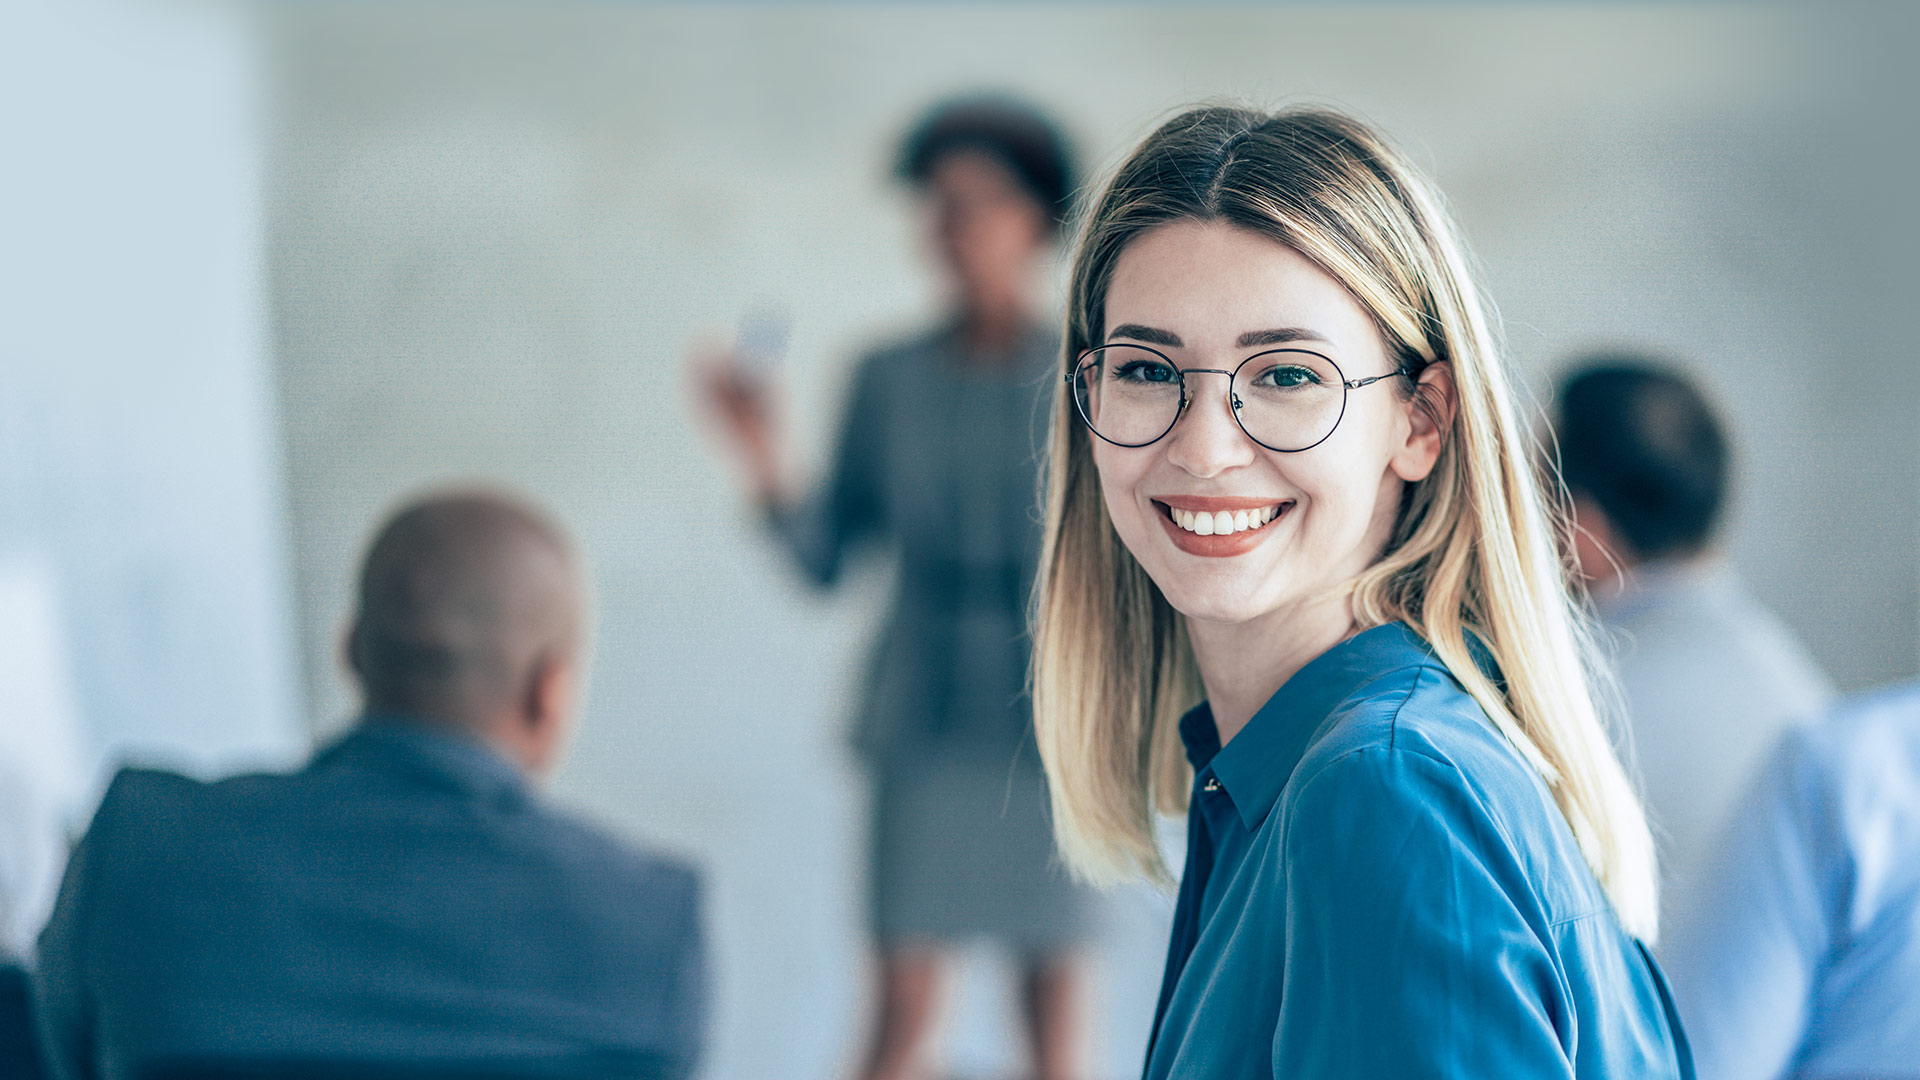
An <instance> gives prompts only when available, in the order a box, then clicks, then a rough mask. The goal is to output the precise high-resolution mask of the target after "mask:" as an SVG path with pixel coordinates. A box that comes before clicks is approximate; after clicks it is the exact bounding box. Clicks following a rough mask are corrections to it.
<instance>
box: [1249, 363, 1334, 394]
mask: <svg viewBox="0 0 1920 1080" xmlns="http://www.w3.org/2000/svg"><path fill="white" fill-rule="evenodd" d="M1321 382H1322V380H1321V378H1320V375H1319V373H1318V372H1316V371H1314V370H1313V369H1312V368H1308V367H1301V366H1299V365H1297V364H1278V365H1275V366H1273V367H1270V368H1268V369H1267V370H1265V371H1263V372H1261V373H1260V377H1259V378H1257V379H1255V380H1253V384H1254V385H1255V386H1270V387H1274V388H1276V389H1280V390H1293V389H1296V388H1299V387H1307V386H1319V385H1320V384H1321Z"/></svg>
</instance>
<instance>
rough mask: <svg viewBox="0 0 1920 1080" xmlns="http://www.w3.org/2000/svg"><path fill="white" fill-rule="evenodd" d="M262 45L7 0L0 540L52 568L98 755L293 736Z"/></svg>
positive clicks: (288, 749)
mask: <svg viewBox="0 0 1920 1080" xmlns="http://www.w3.org/2000/svg"><path fill="white" fill-rule="evenodd" d="M255 40H256V38H255V35H254V34H253V33H252V32H251V31H250V30H249V29H248V27H247V25H246V24H245V22H244V21H243V20H242V19H241V18H240V17H239V13H238V12H236V11H235V10H233V9H231V8H229V7H224V6H219V5H192V6H189V5H180V4H164V3H138V2H113V0H67V2H53V0H5V2H3V3H0V132H4V149H3V150H0V159H3V160H4V162H5V164H4V166H3V167H0V557H8V558H16V559H21V560H24V561H25V563H26V564H29V565H33V566H36V567H41V568H42V569H41V570H40V571H39V573H40V574H41V575H42V576H44V577H47V578H50V579H51V581H52V585H51V588H52V590H53V592H54V594H55V596H54V599H53V601H52V603H53V604H55V605H57V607H58V609H59V614H60V617H59V625H60V626H62V627H64V633H65V635H66V640H65V641H63V642H60V643H57V645H56V646H55V648H56V651H57V652H58V653H60V654H64V655H65V656H67V657H69V658H70V666H71V668H72V670H71V671H70V672H67V673H65V675H66V676H67V677H69V678H70V681H71V684H72V685H73V687H74V688H75V694H76V699H77V710H76V711H77V714H78V717H79V722H80V724H81V726H82V727H83V728H84V732H83V733H82V735H81V746H82V755H83V758H84V759H85V761H86V762H88V763H89V766H88V767H89V770H90V771H94V770H97V769H98V768H99V767H100V766H101V765H102V764H104V763H107V762H110V761H114V760H118V759H120V758H122V757H124V756H134V757H141V758H153V759H158V760H162V761H166V762H169V763H174V764H179V765H183V766H186V767H189V768H195V769H201V770H207V771H214V770H219V769H225V768H231V767H234V766H236V765H238V764H241V763H245V762H257V761H262V760H278V759H284V758H286V757H287V756H288V755H290V754H292V753H295V752H297V750H298V748H299V747H300V746H301V745H302V743H303V742H304V738H303V735H304V732H303V730H302V728H303V725H302V724H301V722H300V720H299V719H298V715H299V712H300V710H299V705H298V687H297V669H296V667H295V663H294V653H293V633H292V631H293V620H292V616H291V610H290V607H291V605H290V590H289V588H288V578H287V563H286V550H285V539H286V538H285V532H284V527H283V508H282V503H281V489H280V485H281V480H282V476H281V460H280V454H279V438H278V431H277V424H276V421H275V419H274V411H273V389H272V385H271V380H272V373H271V370H270V368H269V366H268V360H267V342H266V335H265V332H264V329H265V315H266V299H265V291H264V289H265V281H264V273H263V270H262V264H263V260H262V237H263V232H262V227H261V216H262V215H261V199H260V188H259V179H260V167H261V155H262V137H261V131H260V126H259V124H258V123H257V120H258V113H257V105H258V102H259V92H258V80H257V71H256V68H255V61H256V59H257V51H256V49H255ZM10 700H12V701H14V702H15V703H16V704H17V703H18V701H19V700H20V699H19V698H18V697H12V698H11V699H10ZM11 719H15V720H22V721H23V722H41V721H40V720H39V718H33V719H31V720H24V719H23V718H18V717H15V718H11ZM46 722H51V721H50V720H49V721H46ZM97 779H98V778H97V777H96V782H97Z"/></svg>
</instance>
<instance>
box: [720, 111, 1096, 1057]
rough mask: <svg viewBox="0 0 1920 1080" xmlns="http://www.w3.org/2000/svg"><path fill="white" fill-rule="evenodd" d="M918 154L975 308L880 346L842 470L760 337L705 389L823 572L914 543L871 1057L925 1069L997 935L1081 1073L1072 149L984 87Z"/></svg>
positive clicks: (908, 169) (781, 529) (954, 295)
mask: <svg viewBox="0 0 1920 1080" xmlns="http://www.w3.org/2000/svg"><path fill="white" fill-rule="evenodd" d="M898 171H899V175H900V176H901V177H902V178H903V179H904V180H906V181H908V182H910V183H911V184H913V185H914V186H915V188H916V189H917V190H918V192H919V194H920V198H921V204H922V207H923V210H924V212H925V214H926V216H927V219H928V223H929V225H930V227H931V232H932V236H933V240H934V244H933V246H934V250H935V251H936V253H937V255H938V261H939V269H940V271H941V272H942V275H943V276H944V277H945V279H946V282H947V285H948V287H949V290H950V296H951V301H950V302H951V304H952V311H951V314H950V315H949V316H948V317H947V318H946V319H945V320H943V321H942V322H941V323H940V324H939V325H937V326H935V327H933V328H931V329H929V330H927V331H925V332H923V333H920V334H917V335H915V336H913V337H911V338H909V339H907V340H905V341H901V342H899V343H897V344H894V345H891V346H888V347H885V348H882V349H880V350H878V351H877V352H874V353H873V354H871V355H869V356H867V357H866V358H865V359H864V360H863V361H862V362H861V363H860V364H859V366H858V369H857V371H856V373H855V375H854V379H853V388H852V393H851V400H850V403H849V405H848V406H847V409H846V412H845V419H844V420H843V422H842V426H841V431H840V437H839V444H838V450H837V456H836V457H835V459H834V461H833V464H832V467H831V473H830V475H829V476H828V477H827V479H826V482H825V484H824V485H823V487H822V489H821V490H819V491H817V492H815V493H814V494H813V495H812V496H811V497H809V498H805V499H796V498H795V497H794V495H793V493H792V491H791V490H790V487H789V479H788V465H787V461H786V458H785V455H784V454H783V453H782V446H781V439H780V415H779V410H778V408H777V407H776V404H777V403H776V400H775V389H776V388H775V387H773V386H771V385H769V384H768V382H767V380H766V379H765V377H764V376H763V375H756V374H754V372H753V369H752V368H751V366H750V359H749V358H748V357H745V356H741V355H737V354H736V355H725V354H723V355H720V356H708V357H705V358H704V360H705V374H704V379H703V386H704V389H705V391H706V397H707V399H708V403H709V404H710V406H711V407H712V409H713V412H714V414H715V416H716V417H717V419H718V425H717V426H718V427H719V430H720V432H721V434H722V435H723V436H724V438H725V440H726V441H727V442H729V443H730V444H731V445H732V449H733V450H734V451H735V452H736V453H737V454H738V456H739V457H740V458H741V459H742V460H743V461H744V464H745V472H746V478H747V482H748V485H749V489H750V490H749V494H750V495H751V497H752V498H753V500H754V501H755V502H756V503H757V504H758V505H759V507H760V509H761V510H762V512H763V513H764V516H765V518H766V521H767V523H768V525H769V526H770V528H771V529H772V531H773V532H774V534H775V535H776V536H777V537H778V538H779V539H780V540H781V541H782V542H783V545H784V546H785V547H786V548H787V550H788V551H789V552H790V554H791V555H792V556H793V559H794V561H795V562H796V563H797V564H798V566H799V567H800V569H801V570H802V571H803V572H804V573H805V574H806V575H807V576H808V577H810V578H811V579H812V580H814V581H815V582H816V583H818V584H819V585H821V586H830V585H832V584H833V583H834V581H835V580H836V578H837V576H838V575H839V573H840V569H841V566H842V563H843V562H844V560H845V558H846V556H847V555H848V554H849V553H851V552H854V551H856V550H857V549H860V548H863V547H868V546H871V545H873V544H875V543H876V542H886V543H889V544H890V545H891V546H892V548H893V549H894V551H895V552H896V553H897V557H898V560H899V567H900V576H899V586H898V590H897V592H896V594H895V596H894V598H893V601H892V606H891V611H890V613H889V615H888V617H887V623H886V626H885V628H884V630H883V631H882V633H881V634H880V637H879V640H878V643H877V647H876V649H875V652H874V654H873V656H872V658H871V661H870V664H871V667H870V673H869V678H868V684H867V689H866V693H865V697H864V701H863V704H862V707H861V711H860V714H859V716H858V718H857V725H856V736H855V739H856V749H857V750H858V751H859V752H860V754H861V756H862V757H863V759H864V761H865V763H866V764H867V765H868V766H869V768H870V771H871V775H872V776H873V779H874V780H875V787H876V792H875V795H876V797H875V800H874V803H873V818H872V822H871V830H872V831H871V834H870V844H871V848H870V853H871V863H870V866H871V873H870V887H871V895H870V900H869V904H870V908H869V911H870V918H871V923H870V926H871V932H872V934H873V937H874V938H875V940H876V942H877V944H878V946H879V954H880V964H879V978H880V985H879V987H878V991H879V1016H878V1023H877V1026H876V1029H875V1031H874V1034H873V1037H872V1041H871V1043H870V1044H869V1046H868V1049H867V1052H866V1053H865V1055H864V1057H863V1065H862V1069H863V1072H862V1075H863V1076H864V1077H867V1078H870V1080H891V1078H906V1077H915V1076H919V1075H922V1073H923V1070H924V1069H925V1068H926V1067H927V1063H928V1061H929V1059H930V1057H931V1056H932V1050H933V1047H932V1045H931V1043H932V1040H931V1038H930V1037H929V1036H930V1033H931V1032H932V1031H933V1030H934V1029H935V1027H936V1023H935V1021H936V1018H937V1015H938V1013H939V1012H940V1010H941V1001H940V998H941V994H942V990H943V983H944V981H945V976H946V972H945V968H946V966H947V961H946V959H945V955H944V954H945V951H946V949H947V947H949V946H951V945H953V944H955V943H959V942H962V941H965V940H967V939H970V938H989V939H993V940H995V941H997V942H999V943H1001V944H1003V945H1006V946H1009V947H1011V948H1012V949H1013V950H1015V952H1016V953H1017V954H1018V956H1019V958H1020V961H1021V964H1022V967H1023V990H1024V1001H1025V1015H1026V1021H1027V1024H1028V1027H1029V1034H1030V1041H1029V1045H1030V1046H1031V1047H1032V1052H1033V1055H1034V1059H1035V1060H1034V1072H1035V1074H1036V1075H1038V1076H1040V1077H1043V1078H1047V1080H1060V1078H1068V1077H1078V1076H1081V1075H1083V1074H1084V1068H1085V1063H1084V1060H1083V1058H1084V1056H1085V1052H1086V1049H1085V1046H1084V1045H1083V1044H1084V1040H1085V1030H1084V1029H1085V1023H1084V1018H1083V1013H1084V1002H1083V993H1084V989H1083V982H1084V977H1083V974H1082V971H1081V967H1082V964H1081V962H1080V960H1079V958H1078V952H1079V950H1078V946H1079V944H1080V943H1081V942H1082V940H1083V938H1084V937H1085V935H1086V933H1087V924H1088V922H1089V920H1090V918H1091V915H1092V911H1091V908H1090V903H1091V901H1092V894H1091V893H1090V892H1089V891H1088V890H1086V889H1085V888H1084V887H1082V886H1079V885H1077V884H1075V883H1073V882H1072V881H1071V880H1070V879H1069V878H1068V877H1067V876H1066V874H1065V872H1064V871H1063V870H1062V869H1061V868H1060V867H1059V866H1058V865H1057V860H1055V858H1054V854H1053V844H1052V838H1051V833H1050V830H1049V825H1048V822H1047V817H1046V798H1045V790H1044V786H1045V781H1044V779H1043V777H1042V775H1041V770H1040V766H1039V762H1038V759H1037V756H1036V751H1035V749H1034V747H1033V745H1032V735H1031V720H1030V715H1031V714H1030V710H1029V706H1028V703H1027V699H1026V695H1025V683H1026V675H1027V663H1028V655H1029V651H1028V644H1027V626H1026V603H1027V597H1028V594H1029V592H1030V589H1031V584H1032V579H1033V569H1034V567H1035V566H1036V564H1037V562H1038V557H1039V539H1040V537H1039V528H1038V524H1037V518H1038V507H1037V499H1036V491H1037V488H1038V469H1039V456H1038V449H1039V447H1040V430H1041V429H1040V427H1039V424H1040V423H1041V422H1042V420H1043V419H1044V416H1045V409H1044V407H1043V403H1044V401H1045V400H1046V398H1047V395H1048V393H1049V392H1050V391H1051V389H1052V387H1051V381H1050V379H1049V375H1050V374H1051V373H1052V371H1053V370H1054V367H1055V363H1056V361H1057V360H1058V357H1059V354H1060V345H1059V336H1058V333H1057V332H1056V331H1055V330H1054V329H1052V328H1051V326H1050V324H1051V323H1052V322H1053V321H1054V320H1053V319H1052V317H1051V316H1049V315H1048V314H1047V313H1046V312H1044V311H1042V310H1040V309H1039V308H1040V303H1039V301H1038V299H1037V297H1036V292H1037V288H1036V286H1037V281H1036V278H1037V277H1038V274H1039V272H1040V270H1041V269H1042V268H1043V266H1044V265H1045V263H1046V262H1047V259H1048V257H1049V256H1050V254H1051V252H1052V250H1053V245H1054V241H1055V239H1056V237H1057V235H1058V233H1059V230H1060V228H1061V222H1062V219H1063V217H1064V215H1065V213H1066V210H1067V207H1068V203H1069V200H1070V198H1071V195H1072V191H1073V172H1072V163H1071V161H1070V157H1069V149H1068V146H1067V143H1066V140H1065V139H1064V138H1063V136H1062V134H1061V133H1060V131H1059V129H1058V128H1057V127H1056V125H1055V124H1054V123H1053V121H1052V120H1050V119H1049V118H1047V117H1046V116H1045V115H1043V114H1042V113H1040V112H1039V111H1037V110H1036V109H1034V108H1033V107H1031V106H1029V105H1027V104H1024V103H1022V102H1019V101H1016V100H1013V99H1009V98H1005V97H1000V96H977V97H968V98H961V99H956V100H952V101H949V102H946V103H944V104H941V105H939V106H938V107H936V108H934V109H933V110H932V111H931V112H930V113H929V114H928V115H926V116H925V117H924V118H923V119H922V120H921V121H920V122H919V123H918V124H917V126H915V127H914V128H913V130H912V131H911V133H910V134H908V136H907V137H906V139H905V141H904V142H903V144H902V145H901V147H900V151H899V165H898Z"/></svg>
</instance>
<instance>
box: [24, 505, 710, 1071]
mask: <svg viewBox="0 0 1920 1080" xmlns="http://www.w3.org/2000/svg"><path fill="white" fill-rule="evenodd" d="M584 591H585V586H584V582H583V580H582V573H581V570H580V566H579V563H578V560H577V559H576V557H575V555H574V553H573V551H572V549H571V547H570V545H569V544H568V543H567V541H566V539H565V538H564V537H563V536H562V534H561V533H560V532H559V530H558V529H556V528H555V527H554V526H553V525H551V524H550V523H549V522H548V521H547V520H546V519H544V518H543V517H542V516H541V515H539V514H538V513H537V512H535V511H533V510H531V509H530V508H527V507H525V506H523V505H520V504H519V503H517V502H514V501H511V500H508V499H505V498H501V497H498V496H494V495H487V494H452V495H446V496H441V497H436V498H431V499H428V500H425V501H423V502H420V503H417V504H415V505H413V506H411V507H408V508H407V509H405V510H403V511H402V512H401V513H400V514H398V515H397V516H396V517H394V518H393V519H392V520H391V521H390V522H389V523H388V524H387V525H386V527H385V528H383V529H382V530H381V532H380V534H379V536H378V537H377V538H376V539H375V541H374V543H373V546H372V548H371V549H370V550H369V552H368V553H367V557H366V561H365V564H364V567H363V570H362V573H361V577H360V587H359V605H358V610H357V612H356V614H355V617H354V621H353V626H352V629H351V631H350V632H349V634H348V637H347V648H346V651H347V660H348V665H349V667H350V668H351V669H352V671H353V673H354V675H355V677H356V679H357V681H358V682H359V684H360V686H361V688H362V691H363V694H364V701H365V708H364V710H363V712H362V715H361V717H360V719H359V721H358V722H357V723H356V724H355V725H354V728H353V730H352V731H351V732H349V733H348V734H347V735H346V736H345V737H344V738H342V739H340V740H339V741H338V742H336V743H334V744H333V745H331V746H329V747H327V748H325V749H323V750H321V751H320V752H319V753H318V754H317V755H315V757H314V758H313V760H312V761H311V762H310V763H309V764H308V765H307V766H306V767H305V768H304V769H302V770H301V771H299V772H296V773H292V774H289V775H253V776H240V777H234V778H231V779H228V780H223V781H220V782H218V783H213V784H202V783H198V782H196V781H193V780H189V779H186V778H183V777H180V776H175V775H172V774H169V773H164V772H157V771H149V770H139V769H130V770H126V771H123V772H122V773H120V775H119V776H118V777H116V778H115V779H114V781H113V784H112V786H111V787H110V788H109V789H108V791H107V794H106V797H105V799H104V801H103V802H102V803H101V806H100V809H99V811H98V813H97V814H96V815H95V817H94V820H93V824H92V826H91V828H89V830H88V832H87V835H86V837H85V839H84V840H83V841H82V842H81V844H80V845H79V847H78V848H77V849H76V851H75V855H74V858H73V860H72V863H71V866H70V869H69V871H68V874H67V879H66V881H65V883H64V885H63V887H62V890H61V895H60V899H59V902H58V904H57V905H56V908H55V912H54V915H53V918H52V921H51V922H50V923H49V924H48V926H47V929H46V931H45V932H44V933H43V934H42V936H41V939H40V956H39V968H38V971H37V974H36V984H37V987H36V988H37V991H38V997H39V1010H40V1015H39V1020H40V1025H39V1026H40V1030H41V1034H42V1040H43V1052H44V1053H45V1054H46V1056H47V1058H48V1063H49V1066H50V1068H51V1070H52V1073H53V1075H54V1076H55V1077H57V1078H61V1080H77V1078H95V1077H99V1078H107V1080H122V1078H129V1080H131V1078H136V1077H137V1078H142V1080H144V1078H149V1077H167V1076H177V1077H182V1078H185V1077H195V1076H205V1075H221V1076H239V1075H246V1076H253V1075H259V1076H268V1075H276V1076H277V1075H302V1076H332V1075H340V1076H362V1075H369V1076H378V1075H382V1074H385V1075H405V1076H442V1075H444V1076H448V1077H452V1076H464V1075H474V1074H477V1073H484V1075H488V1076H496V1077H498V1076H513V1075H527V1076H543V1077H551V1076H581V1077H587V1076H592V1077H602V1076H605V1077H626V1076H631V1077H655V1076H659V1077H682V1076H686V1075H688V1074H689V1073H690V1072H691V1071H692V1069H693V1066H694V1063H695V1060H696V1057H697V1053H698V1048H699V1045H700V1041H701V1028H702V1023H703V1016H704V993H705V978H704V969H703V962H704V961H703V949H702V939H701V932H700V898H699V888H698V882H697V879H696V878H695V876H694V874H693V873H692V871H690V870H689V869H687V868H686V867H684V866H682V865H680V864H678V863H675V862H672V861H669V860H665V859H662V858H658V857H654V856H647V855H642V854H639V853H636V852H634V851H631V850H628V849H627V848H626V847H624V846H622V845H621V844H619V843H617V842H615V841H614V840H612V839H611V838H609V837H607V836H604V835H602V834H601V833H599V832H597V831H595V830H593V829H591V828H589V827H587V826H585V825H583V824H581V823H579V822H576V821H574V820H572V819H570V818H568V817H567V816H565V815H563V814H560V813H558V812H556V811H555V810H553V809H551V808H549V807H547V806H545V805H544V804H543V803H542V802H541V801H540V799H539V798H538V797H536V796H535V794H534V793H533V792H532V790H531V789H530V787H529V781H530V780H531V779H534V778H537V777H539V776H541V775H542V774H544V773H546V772H547V771H548V770H549V769H550V768H551V767H552V766H553V765H554V764H555V762H556V761H557V760H558V758H559V756H560V751H561V748H562V747H563V745H564V743H565V742H566V739H567V734H568V729H569V726H570V724H571V719H572V714H573V706H574V702H575V699H576V696H577V693H578V690H579V679H580V670H581V651H582V647H583V638H584V636H585V626H584V618H583V614H582V612H583V603H584V597H583V593H584Z"/></svg>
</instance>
